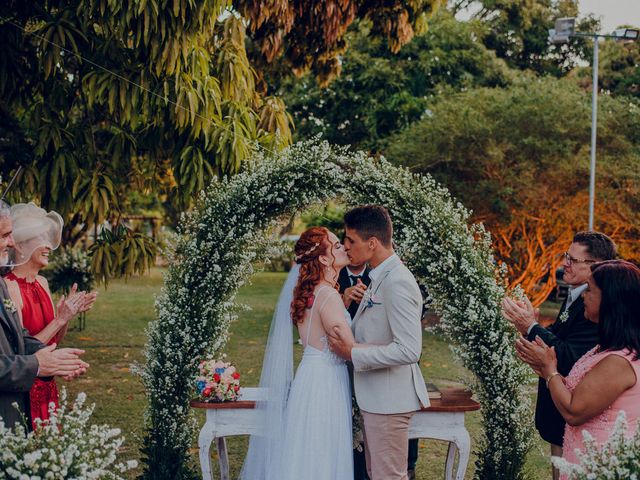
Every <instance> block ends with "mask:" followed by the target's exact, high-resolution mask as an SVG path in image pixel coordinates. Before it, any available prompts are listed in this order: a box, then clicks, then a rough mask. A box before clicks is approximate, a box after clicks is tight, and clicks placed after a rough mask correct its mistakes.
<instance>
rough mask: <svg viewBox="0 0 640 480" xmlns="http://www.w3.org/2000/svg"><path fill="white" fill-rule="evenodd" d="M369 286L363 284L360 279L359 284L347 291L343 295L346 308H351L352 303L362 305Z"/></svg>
mask: <svg viewBox="0 0 640 480" xmlns="http://www.w3.org/2000/svg"><path fill="white" fill-rule="evenodd" d="M366 289H367V286H366V285H365V284H364V283H362V280H360V279H358V282H357V283H356V284H355V285H354V286H353V287H349V288H347V289H345V291H344V293H343V294H342V300H343V301H344V306H345V307H346V308H349V305H351V302H356V303H360V302H361V301H362V296H363V295H364V292H365V290H366Z"/></svg>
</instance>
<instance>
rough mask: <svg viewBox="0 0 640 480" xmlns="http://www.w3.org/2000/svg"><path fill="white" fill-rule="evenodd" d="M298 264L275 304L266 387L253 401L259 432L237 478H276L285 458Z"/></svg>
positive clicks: (262, 380) (266, 360)
mask: <svg viewBox="0 0 640 480" xmlns="http://www.w3.org/2000/svg"><path fill="white" fill-rule="evenodd" d="M299 273H300V266H299V265H297V264H296V265H294V267H293V268H292V269H291V271H290V272H289V276H288V277H287V281H286V282H285V284H284V287H282V291H281V292H280V297H279V298H278V304H277V305H276V309H275V312H274V313H273V319H272V321H271V328H270V330H269V340H268V341H267V348H266V350H265V353H264V361H263V363H262V374H261V376H260V388H263V389H266V391H267V393H266V397H265V398H264V400H258V401H257V402H256V410H257V414H258V415H257V416H258V418H259V419H260V421H261V422H262V423H261V425H260V427H261V433H260V434H257V435H252V436H251V439H250V441H249V450H248V452H247V457H246V459H245V461H244V465H243V467H242V472H241V473H240V480H276V479H278V478H279V477H280V472H281V467H280V462H281V461H283V459H284V452H283V451H282V450H283V444H284V435H285V425H284V422H285V407H286V404H287V399H288V397H289V389H290V388H291V382H292V380H293V325H292V323H291V301H292V300H293V289H294V288H295V286H296V284H297V283H298V276H299Z"/></svg>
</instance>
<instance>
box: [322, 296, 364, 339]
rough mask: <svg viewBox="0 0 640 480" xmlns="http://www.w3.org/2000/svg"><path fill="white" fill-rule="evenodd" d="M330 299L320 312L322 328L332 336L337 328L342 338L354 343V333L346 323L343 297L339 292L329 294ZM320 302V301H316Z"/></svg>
mask: <svg viewBox="0 0 640 480" xmlns="http://www.w3.org/2000/svg"><path fill="white" fill-rule="evenodd" d="M329 295H330V296H329V298H327V300H326V301H325V304H324V307H323V308H322V310H321V311H320V321H321V322H322V328H323V329H324V331H325V332H326V333H327V334H328V335H330V334H334V328H337V329H338V331H339V332H340V337H342V338H344V339H345V340H347V341H349V342H350V343H354V342H355V340H354V338H353V332H352V331H351V327H349V324H348V323H347V322H346V318H345V311H344V308H345V307H344V304H343V302H342V297H341V295H340V294H339V293H338V292H335V294H334V293H333V292H330V293H329ZM316 301H318V299H316Z"/></svg>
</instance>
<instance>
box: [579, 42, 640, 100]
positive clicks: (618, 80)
mask: <svg viewBox="0 0 640 480" xmlns="http://www.w3.org/2000/svg"><path fill="white" fill-rule="evenodd" d="M599 58H600V62H599V63H600V67H599V72H598V77H599V78H598V86H599V87H600V90H601V92H603V93H606V94H610V95H613V96H621V95H624V96H628V97H635V98H636V99H640V68H639V67H640V42H638V41H634V42H621V41H617V40H611V39H607V40H606V41H604V42H601V46H600V56H599ZM575 77H576V78H577V79H578V81H579V82H580V84H581V85H582V86H583V87H584V88H591V83H592V70H591V68H590V67H580V68H578V69H576V71H575Z"/></svg>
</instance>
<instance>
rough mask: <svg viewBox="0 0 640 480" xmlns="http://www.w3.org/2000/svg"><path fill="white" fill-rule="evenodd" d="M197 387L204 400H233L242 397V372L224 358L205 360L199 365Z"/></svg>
mask: <svg viewBox="0 0 640 480" xmlns="http://www.w3.org/2000/svg"><path fill="white" fill-rule="evenodd" d="M198 370H199V375H198V376H197V377H196V388H197V390H198V396H199V399H200V400H202V401H203V402H233V401H235V400H238V397H240V374H239V373H238V371H237V370H236V367H235V366H233V365H232V364H231V363H229V362H223V361H222V360H204V361H202V362H200V365H198Z"/></svg>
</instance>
